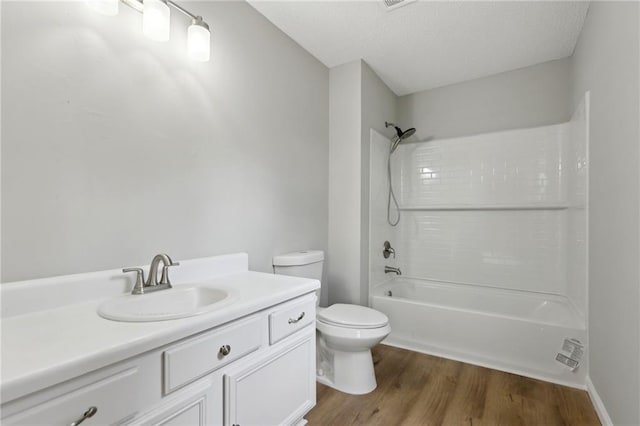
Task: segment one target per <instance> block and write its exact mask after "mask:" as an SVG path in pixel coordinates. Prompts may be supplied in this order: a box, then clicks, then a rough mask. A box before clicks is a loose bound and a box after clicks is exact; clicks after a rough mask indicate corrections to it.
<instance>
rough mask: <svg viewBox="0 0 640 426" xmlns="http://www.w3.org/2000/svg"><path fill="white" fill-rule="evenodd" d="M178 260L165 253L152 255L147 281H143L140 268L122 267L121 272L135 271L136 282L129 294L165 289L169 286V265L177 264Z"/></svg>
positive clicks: (142, 272) (142, 273) (142, 271)
mask: <svg viewBox="0 0 640 426" xmlns="http://www.w3.org/2000/svg"><path fill="white" fill-rule="evenodd" d="M160 262H162V263H163V264H164V265H163V266H162V276H161V277H160V282H158V266H159V265H160ZM178 265H180V263H179V262H173V261H172V260H171V258H170V257H169V256H168V255H166V254H158V255H156V256H154V258H153V260H152V261H151V266H150V267H149V277H148V278H147V281H146V282H145V281H144V270H143V269H142V268H124V269H123V270H122V272H136V273H137V274H138V275H137V276H136V284H135V285H134V286H133V290H132V291H131V294H145V293H150V292H152V291H157V290H165V289H168V288H171V287H172V286H171V281H169V268H170V267H171V266H178Z"/></svg>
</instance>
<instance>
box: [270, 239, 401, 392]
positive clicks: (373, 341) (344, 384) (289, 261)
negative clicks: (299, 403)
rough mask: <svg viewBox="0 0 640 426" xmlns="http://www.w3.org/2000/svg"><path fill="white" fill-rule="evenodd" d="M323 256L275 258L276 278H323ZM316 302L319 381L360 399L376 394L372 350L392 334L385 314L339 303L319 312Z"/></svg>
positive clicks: (315, 252) (300, 254)
mask: <svg viewBox="0 0 640 426" xmlns="http://www.w3.org/2000/svg"><path fill="white" fill-rule="evenodd" d="M323 263H324V253H323V252H322V251H320V250H308V251H299V252H294V253H287V254H283V255H280V256H275V257H274V258H273V270H274V273H276V274H281V275H291V276H296V277H304V278H313V279H316V280H318V281H320V280H321V278H322V266H323ZM317 296H318V301H317V302H316V308H317V314H316V360H317V363H316V368H317V371H316V372H317V375H316V378H317V380H318V382H320V383H322V384H325V385H327V386H330V387H332V388H334V389H337V390H339V391H341V392H345V393H349V394H354V395H361V394H365V393H369V392H371V391H373V390H374V389H375V388H376V386H377V383H376V375H375V371H374V369H373V359H372V358H371V348H372V347H373V346H375V345H377V344H378V343H380V342H381V341H382V340H383V339H384V338H385V337H387V335H388V334H389V332H390V331H391V327H390V326H389V319H388V318H387V316H386V315H385V314H383V313H382V312H379V311H376V310H374V309H371V308H367V307H364V306H359V305H350V304H344V303H336V304H335V305H331V306H329V307H328V308H320V307H319V301H320V290H317Z"/></svg>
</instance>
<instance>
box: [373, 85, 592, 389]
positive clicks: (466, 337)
mask: <svg viewBox="0 0 640 426" xmlns="http://www.w3.org/2000/svg"><path fill="white" fill-rule="evenodd" d="M588 103H589V101H588V95H587V96H586V97H585V100H584V101H583V103H582V104H581V106H580V107H579V108H578V109H577V110H576V112H575V113H574V116H573V117H572V119H571V121H569V122H567V123H562V124H557V125H552V126H544V127H537V128H530V129H517V130H509V131H504V132H498V133H490V134H481V135H475V136H467V137H459V138H451V139H443V140H438V139H435V140H432V141H429V142H419V143H405V144H402V145H400V146H399V148H398V149H397V151H396V152H395V153H394V154H393V156H392V159H391V167H392V175H393V185H394V189H395V191H396V194H397V195H398V201H399V204H400V214H401V219H400V222H399V224H398V225H397V226H396V227H392V226H389V225H388V223H387V220H386V219H387V218H386V208H387V190H388V182H387V176H386V161H387V156H388V152H389V140H388V139H387V138H386V137H385V136H383V135H381V134H379V133H377V132H375V131H373V130H372V132H371V169H370V170H371V173H370V179H371V185H370V188H371V194H370V255H369V256H370V258H369V265H370V271H369V274H370V288H369V295H370V305H371V306H372V307H373V308H375V309H378V310H380V311H382V312H384V313H385V314H387V315H388V316H389V318H390V321H391V328H392V331H391V334H390V335H389V337H388V338H387V339H386V341H385V343H388V344H391V345H396V346H401V347H405V348H409V349H414V350H418V351H422V352H427V353H432V354H435V355H440V356H445V357H449V358H453V359H458V360H461V361H465V362H470V363H474V364H479V365H484V366H487V367H491V368H497V369H501V370H505V371H510V372H514V373H517V374H522V375H526V376H530V377H535V378H539V379H543V380H548V381H552V382H556V383H561V384H566V385H570V386H575V387H581V388H582V387H584V380H585V375H586V367H587V365H586V363H587V362H588V360H587V359H586V355H585V356H583V357H582V358H581V359H580V364H579V366H578V368H575V369H571V368H569V367H568V366H566V365H564V364H561V363H560V362H558V361H557V360H556V355H557V354H558V352H561V350H562V346H563V343H564V340H565V338H567V339H571V338H573V339H577V340H579V341H580V342H581V343H582V344H584V345H586V344H587V332H586V324H587V317H586V316H587V273H586V270H587V268H586V259H587V249H588V247H587V184H588V182H587V167H588V158H587V147H588V126H587V123H588ZM392 216H393V214H392ZM386 240H388V241H390V242H391V244H392V246H393V247H394V248H395V251H396V258H395V259H394V258H393V257H391V258H389V259H385V258H384V257H383V256H382V250H383V243H384V241H386ZM386 265H388V266H394V267H399V268H400V269H401V270H402V273H403V275H402V276H401V277H397V278H396V277H391V276H390V274H385V273H384V267H385V266H386ZM585 352H586V351H585Z"/></svg>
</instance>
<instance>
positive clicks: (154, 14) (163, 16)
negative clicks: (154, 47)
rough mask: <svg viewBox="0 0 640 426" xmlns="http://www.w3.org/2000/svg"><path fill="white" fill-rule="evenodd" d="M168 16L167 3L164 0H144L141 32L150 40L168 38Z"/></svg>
mask: <svg viewBox="0 0 640 426" xmlns="http://www.w3.org/2000/svg"><path fill="white" fill-rule="evenodd" d="M169 17H170V11H169V5H168V4H167V2H166V0H144V3H143V6H142V32H143V33H144V35H146V36H147V37H149V38H150V39H151V40H155V41H167V40H169V28H170V27H169Z"/></svg>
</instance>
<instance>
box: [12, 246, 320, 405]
mask: <svg viewBox="0 0 640 426" xmlns="http://www.w3.org/2000/svg"><path fill="white" fill-rule="evenodd" d="M238 256H245V259H246V255H238ZM210 259H214V258H210ZM188 262H189V261H187V262H183V263H184V264H185V266H187V267H188ZM240 263H241V264H242V263H244V264H245V265H246V262H243V261H242V259H241V261H240ZM232 269H233V268H232ZM196 275H197V274H196ZM205 275H206V274H205ZM208 275H209V277H208V278H206V279H202V278H201V279H195V275H194V274H191V275H189V274H185V275H184V276H185V277H187V276H188V277H189V278H191V279H192V281H186V282H182V281H181V282H180V284H178V286H180V285H186V284H189V283H192V284H191V285H206V286H213V287H216V288H219V289H224V290H226V291H228V292H229V293H230V294H231V295H232V296H233V297H234V301H233V302H232V303H229V304H226V305H225V306H223V307H221V308H220V309H218V310H214V311H212V312H209V313H206V314H202V315H198V316H192V317H187V318H182V319H175V320H167V321H155V322H119V321H111V320H107V319H104V318H102V317H100V316H99V315H98V314H97V308H98V306H99V305H100V304H101V303H102V302H103V301H104V300H106V299H108V297H104V295H103V297H101V298H99V299H93V300H84V301H77V302H76V303H73V304H67V305H64V306H58V307H49V309H40V310H36V311H31V312H26V313H22V314H19V315H14V316H9V317H5V318H3V319H2V320H1V321H0V323H1V327H2V375H1V378H2V384H1V395H2V403H6V402H8V401H12V400H14V399H16V398H19V397H21V396H24V395H27V394H29V393H32V392H34V391H36V390H39V389H44V388H46V387H48V386H51V385H55V384H57V383H60V382H62V381H65V380H68V379H70V378H73V377H77V376H79V375H81V374H85V373H88V372H90V371H93V370H96V369H98V368H101V367H104V366H107V365H110V364H113V363H115V362H118V361H122V360H124V359H127V358H130V357H132V356H135V355H138V354H141V353H144V352H146V351H149V350H152V349H154V348H158V347H160V346H162V345H165V344H168V343H171V342H174V341H176V340H179V339H182V338H184V337H187V336H190V335H193V334H196V333H199V332H202V331H205V330H208V329H211V328H213V327H217V326H219V325H222V324H225V323H227V322H229V321H233V320H235V319H238V318H241V317H243V316H246V315H249V314H251V313H253V312H257V311H260V310H262V309H266V308H268V307H270V306H273V305H276V304H278V303H281V302H284V301H286V300H290V299H292V298H295V297H298V296H301V295H303V294H307V293H311V292H313V291H315V290H316V289H317V288H319V286H320V283H319V282H318V281H317V280H312V279H306V278H296V277H287V276H281V275H274V274H268V273H261V272H251V271H248V270H246V269H245V270H235V271H234V270H226V271H225V273H224V274H222V275H221V276H217V277H216V276H211V274H208ZM214 275H215V274H214ZM75 277H80V276H75ZM174 281H176V282H178V281H177V280H174ZM193 283H197V284H193ZM9 285H12V284H9ZM111 285H113V284H111ZM174 285H175V284H174ZM96 287H97V286H96ZM3 290H4V289H3ZM162 291H171V290H162ZM31 295H33V293H32V294H31ZM3 296H4V291H3ZM25 297H26V296H25ZM109 297H112V296H111V295H110V296H109ZM136 297H145V296H144V295H142V296H136ZM5 302H7V300H6V298H5V300H3V304H4V303H5ZM3 308H4V306H3Z"/></svg>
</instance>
